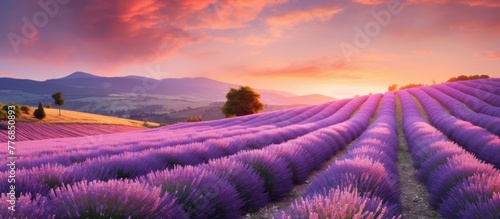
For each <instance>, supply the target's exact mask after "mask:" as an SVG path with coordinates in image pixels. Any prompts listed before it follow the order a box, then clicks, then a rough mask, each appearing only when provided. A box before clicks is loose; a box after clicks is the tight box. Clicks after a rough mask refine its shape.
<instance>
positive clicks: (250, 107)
mask: <svg viewBox="0 0 500 219" xmlns="http://www.w3.org/2000/svg"><path fill="white" fill-rule="evenodd" d="M226 98H227V102H226V103H225V104H224V106H223V107H222V113H224V115H225V116H226V117H233V116H243V115H249V114H254V113H258V112H260V111H261V110H263V109H264V104H262V103H261V102H260V94H258V93H257V92H256V91H255V90H254V89H252V88H251V87H248V86H240V88H239V89H234V88H231V89H230V90H229V92H228V93H227V95H226Z"/></svg>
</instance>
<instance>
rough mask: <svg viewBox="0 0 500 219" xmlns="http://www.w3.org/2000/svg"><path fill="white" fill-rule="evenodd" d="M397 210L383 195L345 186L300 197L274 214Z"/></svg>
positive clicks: (386, 213) (358, 214)
mask: <svg viewBox="0 0 500 219" xmlns="http://www.w3.org/2000/svg"><path fill="white" fill-rule="evenodd" d="M397 212H398V210H397V207H395V206H388V205H387V204H384V202H383V200H382V199H380V198H378V197H373V196H369V195H362V194H359V193H358V192H357V191H356V189H354V188H352V187H348V188H345V189H331V190H329V191H328V192H327V193H326V194H324V195H318V194H316V195H314V196H312V197H308V198H300V199H299V200H297V201H295V202H294V203H293V204H292V205H291V206H290V207H288V208H287V209H286V210H285V211H281V212H278V213H277V214H276V215H275V217H274V218H278V219H285V218H337V219H343V218H346V219H347V218H397V217H398V216H399V214H398V213H397Z"/></svg>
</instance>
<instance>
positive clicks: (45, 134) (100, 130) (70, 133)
mask: <svg viewBox="0 0 500 219" xmlns="http://www.w3.org/2000/svg"><path fill="white" fill-rule="evenodd" d="M142 129H143V128H139V127H132V126H125V125H103V124H38V123H17V124H16V131H17V132H16V139H15V140H16V141H17V142H19V141H31V140H41V139H49V138H68V137H81V136H89V135H102V134H111V133H119V132H129V131H136V130H142ZM7 136H8V135H7V130H0V142H7V140H8V138H7Z"/></svg>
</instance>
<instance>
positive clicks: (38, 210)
mask: <svg viewBox="0 0 500 219" xmlns="http://www.w3.org/2000/svg"><path fill="white" fill-rule="evenodd" d="M0 199H2V201H1V202H0V215H1V216H2V218H20V219H21V218H22V219H27V218H48V219H50V218H55V215H53V214H52V212H51V210H52V209H51V208H50V206H49V203H48V200H47V198H46V197H43V196H41V195H39V194H37V195H36V196H35V197H34V198H33V197H32V195H31V194H22V195H21V196H19V197H17V198H16V208H15V211H11V210H9V209H8V207H9V206H10V203H9V202H7V201H6V200H9V197H8V196H7V195H6V193H2V194H1V195H0Z"/></svg>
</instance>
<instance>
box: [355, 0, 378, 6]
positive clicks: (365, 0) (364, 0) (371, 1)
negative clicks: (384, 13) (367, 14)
mask: <svg viewBox="0 0 500 219" xmlns="http://www.w3.org/2000/svg"><path fill="white" fill-rule="evenodd" d="M352 1H353V2H356V3H359V4H364V5H378V4H382V3H385V2H386V1H385V0H352Z"/></svg>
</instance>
